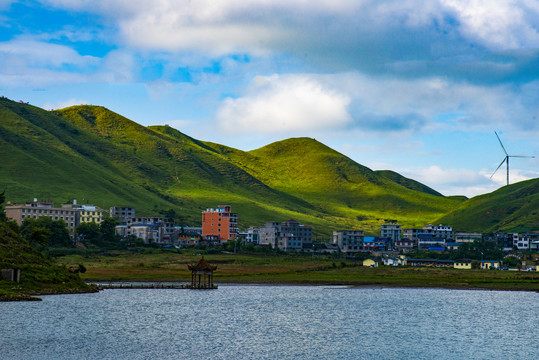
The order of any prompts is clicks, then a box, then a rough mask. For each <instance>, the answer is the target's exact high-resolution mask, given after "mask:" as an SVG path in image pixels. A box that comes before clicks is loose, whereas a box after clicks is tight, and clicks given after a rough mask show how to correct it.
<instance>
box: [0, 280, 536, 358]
mask: <svg viewBox="0 0 539 360" xmlns="http://www.w3.org/2000/svg"><path fill="white" fill-rule="evenodd" d="M42 298H43V301H42V302H26V303H17V302H13V303H0V313H1V320H0V359H32V360H33V359H130V360H134V359H234V360H237V359H429V360H430V359H537V358H538V357H539V328H538V327H539V293H534V292H501V291H479V290H477V291H469V290H468V291H466V290H443V289H385V288H348V287H324V286H248V285H247V286H243V285H238V286H236V285H233V286H232V285H231V286H223V285H221V286H220V287H219V289H218V290H211V291H196V290H154V289H148V290H146V289H143V290H104V291H102V292H99V293H96V294H82V295H56V296H43V297H42Z"/></svg>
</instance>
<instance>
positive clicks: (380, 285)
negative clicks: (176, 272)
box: [88, 280, 539, 293]
mask: <svg viewBox="0 0 539 360" xmlns="http://www.w3.org/2000/svg"><path fill="white" fill-rule="evenodd" d="M88 284H89V285H95V286H97V287H100V285H105V284H113V285H114V284H156V285H168V284H182V285H188V282H186V281H178V282H174V281H153V280H150V281H140V280H139V281H137V280H125V281H92V282H88ZM215 284H216V285H217V286H219V287H221V286H225V287H226V286H237V285H241V286H283V287H286V286H331V287H341V288H372V289H395V288H401V289H445V290H475V291H477V290H483V291H525V292H536V293H539V289H529V288H524V287H519V286H510V287H506V288H500V287H495V286H488V287H487V286H485V287H481V286H476V285H471V284H470V285H463V284H461V285H454V284H443V283H440V284H432V283H429V284H428V285H421V284H417V283H409V284H406V283H401V284H390V283H387V284H383V283H377V284H370V283H369V284H367V283H361V282H357V283H336V282H323V281H319V282H309V281H298V282H278V281H276V282H251V281H247V282H245V281H226V282H216V283H215ZM126 289H129V288H128V287H127V286H126ZM185 289H187V288H185ZM153 290H158V289H157V288H156V289H153ZM178 290H179V289H178ZM100 291H101V289H100Z"/></svg>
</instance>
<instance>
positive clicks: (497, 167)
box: [490, 156, 507, 179]
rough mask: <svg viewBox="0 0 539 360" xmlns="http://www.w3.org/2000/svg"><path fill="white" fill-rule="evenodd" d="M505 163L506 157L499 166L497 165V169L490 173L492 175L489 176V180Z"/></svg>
mask: <svg viewBox="0 0 539 360" xmlns="http://www.w3.org/2000/svg"><path fill="white" fill-rule="evenodd" d="M506 161H507V156H506V157H504V158H503V161H502V162H501V163H500V165H498V167H497V168H496V170H494V172H493V173H492V175H490V178H491V179H492V177H493V176H494V174H496V171H498V169H499V168H501V167H502V165H503V163H504V162H506Z"/></svg>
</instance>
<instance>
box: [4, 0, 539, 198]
mask: <svg viewBox="0 0 539 360" xmlns="http://www.w3.org/2000/svg"><path fill="white" fill-rule="evenodd" d="M0 95H3V96H6V97H8V98H10V99H13V100H16V101H19V100H23V101H25V102H29V103H30V104H32V105H35V106H39V107H42V108H44V109H47V110H49V109H59V108H64V107H67V106H71V105H76V104H92V105H101V106H105V107H107V108H108V109H110V110H112V111H115V112H117V113H119V114H121V115H123V116H125V117H127V118H129V119H131V120H133V121H136V122H137V123H139V124H142V125H145V126H146V125H163V124H168V125H170V126H172V127H174V128H176V129H178V130H180V131H181V132H183V133H185V134H187V135H189V136H192V137H194V138H196V139H199V140H203V141H212V142H216V143H219V144H223V145H227V146H231V147H234V148H237V149H241V150H252V149H256V148H259V147H262V146H264V145H267V144H269V143H272V142H274V141H279V140H283V139H287V138H291V137H311V138H314V139H316V140H318V141H320V142H322V143H324V144H326V145H327V146H329V147H331V148H333V149H335V150H337V151H339V152H341V153H342V154H344V155H346V156H348V157H349V158H351V159H353V160H354V161H356V162H358V163H360V164H362V165H364V166H367V167H369V168H371V169H373V170H393V171H396V172H398V173H400V174H402V175H404V176H406V177H409V178H412V179H414V180H417V181H419V182H421V183H423V184H425V185H428V186H430V187H432V188H433V189H435V190H437V191H439V192H441V193H442V194H444V195H465V196H468V197H472V196H476V195H480V194H484V193H488V192H491V191H494V190H496V189H498V188H500V187H502V186H504V185H505V183H506V169H505V165H503V166H502V167H501V168H500V169H499V170H498V171H497V172H496V173H495V175H494V176H493V177H492V178H491V175H492V174H493V172H494V171H495V170H496V168H497V167H498V165H499V164H500V163H501V162H502V160H504V157H505V154H504V151H503V149H502V148H501V146H500V143H499V142H498V139H497V138H496V135H495V133H494V132H495V131H496V132H497V133H498V135H499V137H500V139H501V141H502V142H503V144H504V147H505V149H506V150H507V152H508V153H509V154H510V155H527V156H535V155H537V156H538V158H511V162H510V166H511V169H510V182H511V183H515V182H518V181H523V180H527V179H532V178H536V177H539V142H538V141H537V139H538V138H539V121H538V119H537V117H538V115H539V2H538V1H536V0H521V1H516V0H514V1H512V0H422V1H419V0H372V1H371V0H356V1H353V0H327V1H326V0H309V1H307V0H250V1H245V0H175V1H173V0H152V1H142V0H45V1H31V0H28V1H26V0H21V1H12V0H0Z"/></svg>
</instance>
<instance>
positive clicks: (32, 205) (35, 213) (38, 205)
mask: <svg viewBox="0 0 539 360" xmlns="http://www.w3.org/2000/svg"><path fill="white" fill-rule="evenodd" d="M6 216H7V218H8V219H9V220H15V221H16V222H17V224H19V225H22V222H23V221H24V219H38V218H40V217H42V216H46V217H49V218H51V219H52V220H63V221H64V222H65V224H66V227H67V229H68V231H69V233H70V235H71V236H74V235H75V229H76V228H77V226H78V225H79V224H81V223H86V222H88V223H89V222H94V223H97V224H99V223H101V221H102V220H103V218H104V211H103V209H101V208H99V207H97V206H95V205H79V204H77V200H74V201H73V203H72V204H63V205H61V206H60V207H57V206H54V203H53V202H52V201H51V200H41V201H38V200H37V199H34V200H33V201H28V202H26V203H24V204H11V203H8V205H7V206H6Z"/></svg>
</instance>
